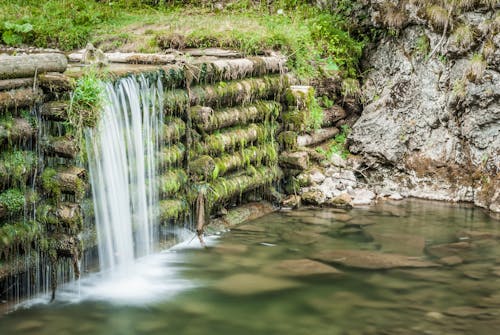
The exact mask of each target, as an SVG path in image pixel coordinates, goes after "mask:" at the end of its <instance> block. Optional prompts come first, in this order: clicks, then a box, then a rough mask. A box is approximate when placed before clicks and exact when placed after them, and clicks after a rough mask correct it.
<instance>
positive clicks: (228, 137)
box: [194, 123, 275, 155]
mask: <svg viewBox="0 0 500 335" xmlns="http://www.w3.org/2000/svg"><path fill="white" fill-rule="evenodd" d="M274 127H275V125H271V126H267V125H260V124H259V125H257V124H255V123H251V124H249V125H248V126H245V127H238V128H228V129H224V130H223V131H221V132H220V133H217V134H210V135H208V136H206V137H205V139H204V141H203V142H201V143H195V145H194V147H195V151H196V152H198V153H200V154H210V155H216V154H221V153H223V152H226V151H230V150H234V149H235V148H238V147H239V148H244V147H246V146H247V145H248V144H250V143H253V142H257V141H259V142H264V141H265V140H266V139H268V140H270V139H272V136H273V135H274Z"/></svg>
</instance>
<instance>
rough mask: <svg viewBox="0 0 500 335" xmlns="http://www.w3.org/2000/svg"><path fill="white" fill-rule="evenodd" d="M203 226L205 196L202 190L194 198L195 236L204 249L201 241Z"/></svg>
mask: <svg viewBox="0 0 500 335" xmlns="http://www.w3.org/2000/svg"><path fill="white" fill-rule="evenodd" d="M204 226H205V195H204V193H203V191H202V190H200V191H199V192H198V197H197V198H196V235H197V236H198V239H199V240H200V243H201V246H202V247H206V245H205V241H204V240H203V229H204Z"/></svg>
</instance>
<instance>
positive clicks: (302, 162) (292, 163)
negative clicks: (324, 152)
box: [279, 151, 309, 170]
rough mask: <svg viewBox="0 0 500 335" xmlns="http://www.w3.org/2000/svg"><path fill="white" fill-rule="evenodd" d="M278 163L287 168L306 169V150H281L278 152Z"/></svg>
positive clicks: (307, 158)
mask: <svg viewBox="0 0 500 335" xmlns="http://www.w3.org/2000/svg"><path fill="white" fill-rule="evenodd" d="M279 164H280V166H281V167H283V168H287V169H296V170H307V168H308V167H309V155H308V154H307V151H295V152H283V153H281V154H280V157H279Z"/></svg>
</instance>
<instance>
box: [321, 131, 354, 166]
mask: <svg viewBox="0 0 500 335" xmlns="http://www.w3.org/2000/svg"><path fill="white" fill-rule="evenodd" d="M350 132H351V129H350V128H349V126H348V125H342V126H341V132H340V134H338V135H337V136H335V138H334V139H333V140H331V141H330V142H329V143H328V144H327V146H326V149H325V148H321V147H319V148H317V149H316V151H317V152H319V153H320V154H323V155H325V156H326V157H327V158H328V159H330V158H331V157H332V155H333V154H337V155H340V157H342V158H344V159H346V158H347V156H349V151H348V150H347V148H346V140H347V136H349V133H350Z"/></svg>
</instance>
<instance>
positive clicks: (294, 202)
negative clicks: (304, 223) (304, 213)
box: [281, 194, 301, 209]
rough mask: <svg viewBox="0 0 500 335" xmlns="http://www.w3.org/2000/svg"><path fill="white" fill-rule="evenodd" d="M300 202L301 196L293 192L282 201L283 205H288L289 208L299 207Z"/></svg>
mask: <svg viewBox="0 0 500 335" xmlns="http://www.w3.org/2000/svg"><path fill="white" fill-rule="evenodd" d="M300 204H301V199H300V196H298V195H295V194H291V195H289V196H287V197H286V198H284V199H283V201H282V202H281V205H282V206H283V207H287V208H291V209H296V208H299V207H300Z"/></svg>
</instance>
